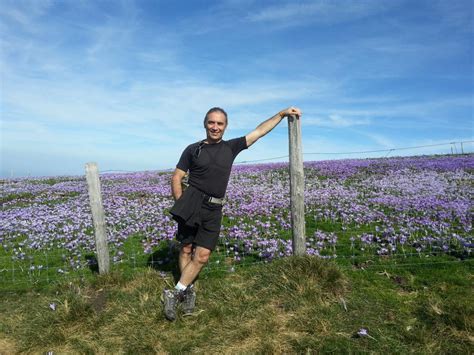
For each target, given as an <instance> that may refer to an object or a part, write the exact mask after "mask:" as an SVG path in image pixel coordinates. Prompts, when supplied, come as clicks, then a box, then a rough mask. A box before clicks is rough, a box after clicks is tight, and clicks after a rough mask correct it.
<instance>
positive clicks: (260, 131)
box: [245, 107, 301, 147]
mask: <svg viewBox="0 0 474 355" xmlns="http://www.w3.org/2000/svg"><path fill="white" fill-rule="evenodd" d="M292 115H297V116H301V110H300V109H299V108H296V107H288V108H287V109H285V110H282V111H280V112H278V113H277V114H276V115H275V116H273V117H270V118H269V119H268V120H266V121H264V122H262V123H260V124H259V125H258V126H257V128H255V129H254V130H253V131H252V132H250V133H249V134H247V135H246V136H245V139H246V141H247V147H250V146H251V145H252V144H254V143H255V142H256V141H258V140H259V139H260V138H262V137H263V136H264V135H266V134H267V133H268V132H270V131H271V130H272V129H273V128H275V127H276V125H278V124H279V123H280V122H281V120H282V119H283V117H285V116H292Z"/></svg>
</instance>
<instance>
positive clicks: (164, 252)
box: [147, 240, 180, 282]
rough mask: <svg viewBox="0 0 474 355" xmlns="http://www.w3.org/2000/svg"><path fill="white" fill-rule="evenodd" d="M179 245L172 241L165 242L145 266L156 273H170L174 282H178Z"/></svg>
mask: <svg viewBox="0 0 474 355" xmlns="http://www.w3.org/2000/svg"><path fill="white" fill-rule="evenodd" d="M178 258H179V243H177V242H176V241H174V240H165V241H162V242H161V243H160V246H159V248H158V249H157V250H155V251H154V252H153V253H152V254H150V256H149V257H148V260H147V266H148V267H151V268H153V269H155V270H158V271H163V272H171V274H172V275H173V278H174V280H175V282H178V281H179V277H180V272H179V266H178Z"/></svg>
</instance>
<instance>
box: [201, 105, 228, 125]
mask: <svg viewBox="0 0 474 355" xmlns="http://www.w3.org/2000/svg"><path fill="white" fill-rule="evenodd" d="M213 112H220V113H222V114H223V115H224V116H225V124H226V126H227V112H225V111H224V109H223V108H220V107H213V108H211V109H210V110H209V111H207V113H206V116H204V127H206V122H207V116H208V115H209V114H210V113H213Z"/></svg>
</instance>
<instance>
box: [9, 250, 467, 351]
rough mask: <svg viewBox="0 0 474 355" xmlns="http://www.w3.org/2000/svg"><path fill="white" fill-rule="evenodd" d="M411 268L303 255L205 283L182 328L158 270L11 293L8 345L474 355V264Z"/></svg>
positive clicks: (440, 261) (168, 280)
mask: <svg viewBox="0 0 474 355" xmlns="http://www.w3.org/2000/svg"><path fill="white" fill-rule="evenodd" d="M415 260H416V259H414V260H413V262H407V263H405V264H404V266H401V265H398V266H397V265H395V264H393V263H391V262H390V261H389V260H387V261H386V262H384V261H379V262H377V263H376V264H373V265H365V266H364V265H363V266H360V267H359V268H350V267H347V268H341V267H340V266H337V265H335V264H334V263H333V262H329V261H327V260H322V259H318V258H314V257H308V256H306V257H289V258H283V259H279V260H276V261H274V262H272V263H269V264H260V265H257V264H255V265H250V266H246V267H241V268H237V269H236V270H235V272H232V273H225V272H217V273H214V272H205V273H204V274H203V275H202V277H201V278H200V280H198V282H197V285H196V287H197V289H198V295H199V298H198V304H197V307H198V310H197V312H196V315H195V316H192V317H188V318H182V317H180V318H178V320H177V321H176V322H174V323H169V322H167V321H166V320H164V319H163V317H162V314H161V304H160V293H161V291H162V289H163V288H164V287H170V286H172V284H173V282H174V281H173V279H172V277H171V275H169V276H166V277H163V276H162V275H163V274H162V273H159V272H157V271H155V270H153V269H143V270H142V271H138V270H137V272H135V273H134V274H124V273H121V272H118V271H116V272H114V273H112V274H110V275H107V276H98V277H97V278H95V279H93V280H92V281H89V280H86V281H83V283H82V284H81V283H80V281H79V280H77V281H72V282H70V283H63V284H59V285H58V286H57V288H56V289H44V290H42V291H37V292H31V293H29V292H23V293H3V294H2V295H1V300H0V301H1V302H0V313H1V314H2V315H3V316H2V318H1V319H0V346H2V348H3V349H5V350H6V351H8V352H21V351H26V352H43V353H44V352H48V351H53V352H55V353H70V352H76V353H77V352H79V353H94V352H99V353H116V352H126V353H153V352H172V353H178V352H191V351H194V352H203V353H217V352H225V353H256V352H259V353H262V352H266V353H272V352H280V353H282V352H283V353H302V352H308V351H309V352H336V353H341V352H348V351H353V352H367V351H369V352H389V353H407V352H412V351H414V352H417V353H470V352H471V353H472V352H473V350H474V348H473V346H474V343H473V341H474V337H473V333H472V331H473V326H474V324H473V319H474V307H473V305H472V299H471V298H472V297H471V296H472V294H473V274H472V271H473V267H472V260H467V261H464V262H457V261H456V259H454V258H449V257H445V258H436V262H435V261H433V262H432V263H427V262H426V261H424V262H423V261H418V262H415ZM361 329H365V330H366V332H367V333H365V332H364V331H362V332H361ZM358 332H359V333H360V335H359V334H358ZM365 334H367V335H365Z"/></svg>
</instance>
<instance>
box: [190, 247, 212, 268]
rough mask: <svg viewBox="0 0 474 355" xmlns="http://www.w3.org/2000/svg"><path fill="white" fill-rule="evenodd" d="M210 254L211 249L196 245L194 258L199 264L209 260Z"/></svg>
mask: <svg viewBox="0 0 474 355" xmlns="http://www.w3.org/2000/svg"><path fill="white" fill-rule="evenodd" d="M210 256H211V251H210V250H209V249H206V248H200V247H198V248H197V249H196V252H195V253H194V260H196V261H197V262H198V263H199V264H206V263H207V262H208V261H209V257H210Z"/></svg>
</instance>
